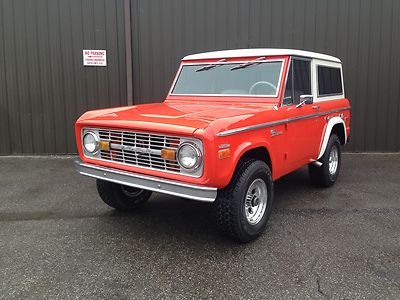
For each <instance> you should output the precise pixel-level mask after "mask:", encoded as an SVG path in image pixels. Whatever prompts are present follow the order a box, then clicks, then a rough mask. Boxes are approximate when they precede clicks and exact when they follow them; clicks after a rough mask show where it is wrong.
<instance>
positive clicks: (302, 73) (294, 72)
mask: <svg viewBox="0 0 400 300" xmlns="http://www.w3.org/2000/svg"><path fill="white" fill-rule="evenodd" d="M310 94H311V62H310V61H309V60H303V59H292V62H291V64H290V70H289V74H288V78H287V81H286V88H285V95H284V98H283V101H282V103H283V105H290V104H298V103H300V96H301V95H310Z"/></svg>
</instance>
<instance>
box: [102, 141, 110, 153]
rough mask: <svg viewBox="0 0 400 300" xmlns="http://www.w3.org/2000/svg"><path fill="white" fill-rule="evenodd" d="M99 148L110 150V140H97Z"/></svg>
mask: <svg viewBox="0 0 400 300" xmlns="http://www.w3.org/2000/svg"><path fill="white" fill-rule="evenodd" d="M99 148H100V150H104V151H110V142H107V141H100V142H99Z"/></svg>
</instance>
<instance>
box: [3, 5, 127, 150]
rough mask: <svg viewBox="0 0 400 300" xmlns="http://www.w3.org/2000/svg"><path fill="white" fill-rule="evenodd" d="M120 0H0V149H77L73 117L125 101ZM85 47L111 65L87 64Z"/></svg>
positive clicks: (124, 102) (123, 47) (123, 44)
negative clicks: (104, 51)
mask: <svg viewBox="0 0 400 300" xmlns="http://www.w3.org/2000/svg"><path fill="white" fill-rule="evenodd" d="M123 13H124V10H123V0H120V1H108V0H95V1H94V0H68V1H67V0H0V154H10V153H74V152H76V147H75V139H74V132H73V128H74V122H75V120H76V119H77V117H78V116H79V115H81V114H82V113H83V112H85V111H86V110H89V109H94V108H99V107H107V106H116V105H121V104H126V76H125V74H126V71H125V70H126V69H125V43H124V28H123V26H124V21H123V20H124V19H123ZM83 49H107V54H108V55H107V56H108V57H107V59H108V66H107V67H106V68H104V67H95V68H94V67H83V65H82V50H83Z"/></svg>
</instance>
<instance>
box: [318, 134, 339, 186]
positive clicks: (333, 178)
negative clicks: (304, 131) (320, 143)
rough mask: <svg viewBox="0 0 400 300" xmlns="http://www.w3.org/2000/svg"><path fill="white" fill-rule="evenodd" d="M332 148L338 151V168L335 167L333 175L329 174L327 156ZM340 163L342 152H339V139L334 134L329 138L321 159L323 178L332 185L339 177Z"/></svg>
mask: <svg viewBox="0 0 400 300" xmlns="http://www.w3.org/2000/svg"><path fill="white" fill-rule="evenodd" d="M334 146H336V148H337V150H338V166H337V169H336V172H335V174H333V175H332V174H331V173H330V172H329V155H330V153H331V151H332V148H333V147H334ZM341 162H342V151H341V145H340V141H339V138H338V137H337V136H336V135H335V134H332V135H331V137H330V138H329V141H328V145H327V147H326V151H325V153H324V156H323V159H322V163H323V166H324V168H323V170H324V177H325V179H326V180H327V181H329V183H332V184H333V183H335V182H336V180H337V178H338V177H339V173H340V166H341Z"/></svg>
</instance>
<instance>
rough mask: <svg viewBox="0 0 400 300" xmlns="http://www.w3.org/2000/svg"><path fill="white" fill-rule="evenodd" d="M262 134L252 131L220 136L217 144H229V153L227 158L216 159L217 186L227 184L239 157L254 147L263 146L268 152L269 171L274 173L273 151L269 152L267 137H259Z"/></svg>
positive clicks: (221, 186) (222, 186) (220, 186)
mask: <svg viewBox="0 0 400 300" xmlns="http://www.w3.org/2000/svg"><path fill="white" fill-rule="evenodd" d="M244 135H245V136H244ZM262 136H263V135H262V134H261V133H260V132H257V131H254V132H246V133H242V134H237V135H235V136H234V137H233V136H231V137H230V138H229V140H228V139H226V138H221V141H219V142H218V145H224V144H229V145H230V149H231V155H230V157H229V158H225V159H218V160H217V162H216V169H215V174H216V175H217V176H216V177H217V181H216V184H217V187H218V188H224V187H226V186H227V185H228V184H229V182H230V181H231V178H232V176H233V173H234V172H235V169H236V167H237V164H238V162H239V160H240V158H241V157H243V155H244V154H245V153H246V152H248V151H250V150H252V149H255V148H259V147H263V148H265V150H266V151H267V152H268V153H269V157H270V160H271V164H272V166H271V167H272V170H271V172H272V174H274V173H273V172H274V170H275V166H274V162H275V161H276V160H275V157H274V153H273V152H271V147H270V141H269V140H268V139H267V138H260V137H262ZM218 145H217V147H218ZM217 151H218V149H217ZM273 177H274V176H273Z"/></svg>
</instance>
